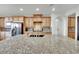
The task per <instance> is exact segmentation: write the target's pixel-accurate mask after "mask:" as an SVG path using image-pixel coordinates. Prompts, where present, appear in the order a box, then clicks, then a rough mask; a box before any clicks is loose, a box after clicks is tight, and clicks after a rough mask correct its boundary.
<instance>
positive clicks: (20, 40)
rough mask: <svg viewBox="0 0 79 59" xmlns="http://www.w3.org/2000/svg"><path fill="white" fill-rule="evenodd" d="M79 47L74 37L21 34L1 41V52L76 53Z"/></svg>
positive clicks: (78, 51)
mask: <svg viewBox="0 0 79 59" xmlns="http://www.w3.org/2000/svg"><path fill="white" fill-rule="evenodd" d="M76 53H79V47H78V46H76V44H75V41H74V39H70V38H67V37H63V36H51V35H45V36H44V37H27V36H26V35H19V36H15V37H11V38H7V39H6V40H3V41H0V54H76Z"/></svg>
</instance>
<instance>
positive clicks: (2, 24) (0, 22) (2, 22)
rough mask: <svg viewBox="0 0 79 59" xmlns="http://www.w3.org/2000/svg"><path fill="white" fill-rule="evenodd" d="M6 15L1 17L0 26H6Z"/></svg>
mask: <svg viewBox="0 0 79 59" xmlns="http://www.w3.org/2000/svg"><path fill="white" fill-rule="evenodd" d="M4 21H5V19H4V17H0V27H4Z"/></svg>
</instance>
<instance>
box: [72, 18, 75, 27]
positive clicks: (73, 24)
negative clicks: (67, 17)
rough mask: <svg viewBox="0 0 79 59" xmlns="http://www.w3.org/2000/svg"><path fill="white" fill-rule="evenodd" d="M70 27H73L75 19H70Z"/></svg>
mask: <svg viewBox="0 0 79 59" xmlns="http://www.w3.org/2000/svg"><path fill="white" fill-rule="evenodd" d="M71 26H72V27H75V18H74V17H72V18H71Z"/></svg>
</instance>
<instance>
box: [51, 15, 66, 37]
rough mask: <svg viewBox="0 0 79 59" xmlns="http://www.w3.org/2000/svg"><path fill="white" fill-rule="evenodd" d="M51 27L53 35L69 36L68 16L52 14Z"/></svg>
mask: <svg viewBox="0 0 79 59" xmlns="http://www.w3.org/2000/svg"><path fill="white" fill-rule="evenodd" d="M51 27H52V34H53V35H63V36H67V17H64V16H57V15H55V14H52V15H51ZM58 30H59V31H58Z"/></svg>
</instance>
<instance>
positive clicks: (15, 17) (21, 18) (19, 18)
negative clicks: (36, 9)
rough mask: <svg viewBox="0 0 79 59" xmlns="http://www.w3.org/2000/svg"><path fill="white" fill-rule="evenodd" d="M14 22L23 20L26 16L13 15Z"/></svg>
mask: <svg viewBox="0 0 79 59" xmlns="http://www.w3.org/2000/svg"><path fill="white" fill-rule="evenodd" d="M12 19H13V21H14V22H23V19H24V17H22V16H14V17H12Z"/></svg>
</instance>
